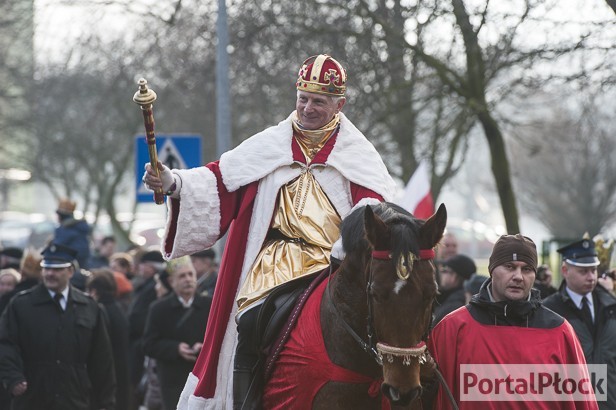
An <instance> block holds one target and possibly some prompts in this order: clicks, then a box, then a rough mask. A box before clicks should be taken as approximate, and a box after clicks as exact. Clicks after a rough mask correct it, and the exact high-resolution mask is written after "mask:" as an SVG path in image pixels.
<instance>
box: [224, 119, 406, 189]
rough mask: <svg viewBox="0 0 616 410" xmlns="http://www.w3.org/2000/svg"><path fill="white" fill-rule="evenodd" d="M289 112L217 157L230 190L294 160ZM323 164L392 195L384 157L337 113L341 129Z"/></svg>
mask: <svg viewBox="0 0 616 410" xmlns="http://www.w3.org/2000/svg"><path fill="white" fill-rule="evenodd" d="M292 138H293V127H292V125H291V115H290V116H289V117H287V119H286V120H284V121H282V122H281V123H279V124H278V125H275V126H273V127H269V128H267V129H265V130H263V131H261V132H260V133H258V134H255V135H253V136H252V137H250V138H248V139H247V140H245V141H244V142H242V143H241V144H240V145H238V146H237V147H236V148H235V149H233V150H231V151H228V152H225V153H224V154H223V155H222V156H221V157H220V171H221V174H222V180H223V183H224V184H225V187H226V188H227V190H229V191H230V192H233V191H235V190H237V189H238V188H240V187H241V186H244V185H247V184H249V183H251V182H254V181H258V180H260V179H261V178H263V177H265V176H266V175H268V174H269V173H271V172H272V171H274V170H275V169H276V168H278V167H281V166H288V165H291V164H292V163H293V152H292V150H291V142H292ZM326 164H327V165H329V166H332V167H334V168H336V169H337V170H338V172H340V173H341V174H342V175H343V176H344V177H345V178H347V179H348V180H349V181H351V182H354V183H356V184H358V185H360V186H363V187H365V188H368V189H371V190H373V191H374V192H376V193H378V194H380V195H381V196H383V198H384V199H385V200H386V201H391V200H393V199H394V198H395V193H396V192H395V191H396V189H397V187H396V184H395V182H394V181H393V179H392V178H391V176H390V175H389V172H388V171H387V168H386V167H385V164H384V163H383V160H382V159H381V157H380V155H379V154H378V152H377V151H376V149H375V148H374V146H373V145H372V144H371V143H370V141H368V140H367V139H366V137H365V136H364V135H363V134H362V133H361V132H360V131H359V130H358V129H357V128H356V127H355V126H354V125H353V123H351V121H349V120H348V119H347V117H346V116H345V115H344V114H342V113H340V132H339V133H338V137H337V139H336V145H335V146H334V148H333V150H332V152H331V153H330V154H329V157H328V158H327V161H326Z"/></svg>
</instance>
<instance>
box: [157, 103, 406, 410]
mask: <svg viewBox="0 0 616 410" xmlns="http://www.w3.org/2000/svg"><path fill="white" fill-rule="evenodd" d="M341 117H342V119H341V127H340V131H339V132H338V134H337V135H336V136H335V137H332V138H330V140H329V141H328V142H327V143H326V145H325V146H324V147H323V148H322V149H321V151H320V152H319V153H318V154H317V155H316V156H315V158H314V159H313V161H312V163H311V169H312V170H313V173H314V175H315V178H316V179H317V182H319V183H320V184H321V187H322V188H323V189H324V192H325V193H326V194H327V195H328V197H329V198H330V200H331V201H332V204H333V205H334V207H335V208H336V210H337V211H338V213H339V214H340V216H341V217H343V218H344V216H346V215H347V214H348V213H349V212H350V211H351V209H352V207H353V206H355V205H357V204H358V203H360V202H361V203H362V204H363V203H369V202H370V201H373V202H377V201H382V200H388V201H391V200H392V199H393V197H394V195H395V184H394V183H393V180H392V179H391V177H390V176H389V174H388V173H387V169H386V167H385V166H384V164H383V163H382V161H381V159H380V157H379V156H378V153H377V152H376V150H375V149H374V147H372V145H371V144H370V143H369V142H368V141H367V140H366V139H365V137H363V135H362V134H361V133H360V132H359V131H358V130H357V129H356V128H355V127H354V126H353V125H352V124H351V123H350V122H349V121H348V120H347V119H346V118H345V117H344V116H342V115H341ZM261 134H264V135H261ZM261 134H257V135H256V136H254V137H251V138H250V139H248V140H246V141H245V142H244V143H243V144H242V145H240V146H239V147H238V148H236V149H235V150H233V151H230V152H229V153H226V154H224V155H223V156H222V157H221V160H220V161H219V162H214V163H210V164H208V165H206V166H205V167H203V168H202V169H196V170H180V171H173V172H174V173H176V175H178V176H179V178H181V180H182V188H181V192H180V196H181V200H179V201H178V200H176V199H172V200H171V201H169V203H168V206H169V216H168V222H167V229H166V233H165V237H164V238H163V241H164V242H163V255H164V256H165V257H166V258H168V259H169V258H176V257H179V256H182V255H186V254H191V253H193V252H197V251H199V250H202V249H204V248H206V247H210V246H212V245H213V244H214V243H215V242H216V240H217V239H219V238H220V237H222V236H223V235H224V234H225V233H226V232H228V237H227V242H226V246H225V250H224V252H223V255H222V259H221V264H220V270H219V276H218V281H217V284H216V290H215V292H214V299H213V302H212V307H211V310H210V316H209V318H208V326H207V330H206V334H205V339H204V346H203V349H202V351H201V354H200V355H199V358H198V360H197V363H196V364H195V367H194V369H193V372H192V374H191V375H190V376H189V378H188V380H187V384H186V386H185V388H184V391H183V392H182V397H181V398H180V402H179V404H178V408H180V409H185V408H190V409H205V408H212V409H214V408H217V409H220V408H224V407H225V406H226V407H230V406H231V391H230V387H231V382H230V378H231V377H232V374H231V371H229V369H232V360H233V357H232V354H233V352H234V345H233V346H231V345H230V343H231V342H230V341H231V340H233V343H235V337H236V336H235V325H234V323H233V321H234V318H235V311H236V303H235V298H236V296H237V291H238V288H239V284H240V282H241V280H242V279H243V275H245V272H246V271H247V269H248V268H249V267H250V265H251V263H252V260H254V259H253V258H254V257H255V256H256V252H258V250H259V249H260V247H261V245H262V243H263V240H264V238H265V235H266V232H267V228H268V227H269V222H270V220H271V216H272V214H273V209H274V205H275V200H276V197H277V193H278V190H279V189H280V187H281V186H282V185H284V184H285V183H287V182H289V181H290V180H291V179H292V178H294V177H295V176H296V175H299V172H300V170H299V167H298V166H297V165H296V164H298V163H304V162H305V159H304V156H303V154H302V152H301V149H300V148H299V146H298V144H297V142H295V139H294V138H292V128H291V126H290V121H289V119H287V120H286V121H284V122H282V123H280V124H279V125H278V126H276V127H272V128H271V129H267V130H265V131H264V132H263V133H261ZM279 134H280V138H279V137H278V135H279ZM287 144H288V145H287ZM285 147H288V148H285ZM285 152H288V154H286V153H285ZM242 159H243V160H245V161H246V163H247V164H246V167H247V169H242V167H243V163H242V162H241V160H242ZM255 161H256V162H255ZM315 164H317V166H316V167H315V168H312V166H313V165H315ZM318 164H321V165H318ZM236 168H239V171H238V170H237V169H236ZM294 173H295V174H294ZM204 180H206V182H207V183H209V184H210V186H211V188H210V189H209V191H211V192H206V193H204V192H202V191H203V184H204V182H203V181H204ZM212 188H213V189H212ZM195 197H196V198H197V199H195ZM214 225H215V226H214ZM204 238H205V239H204ZM221 356H222V358H221ZM221 361H224V365H222V367H221V363H222V362H221ZM220 384H224V385H225V386H223V387H220Z"/></svg>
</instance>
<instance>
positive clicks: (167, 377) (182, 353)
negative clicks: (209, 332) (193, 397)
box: [143, 256, 212, 410]
mask: <svg viewBox="0 0 616 410" xmlns="http://www.w3.org/2000/svg"><path fill="white" fill-rule="evenodd" d="M166 272H167V273H168V274H169V284H170V285H171V288H172V289H173V291H172V292H170V293H169V294H167V295H166V296H164V297H163V298H162V299H160V300H158V301H156V302H154V303H153V304H152V305H151V306H150V309H149V313H148V318H147V322H146V327H145V333H144V335H143V350H144V352H145V354H146V355H147V356H149V357H151V358H154V359H155V360H156V369H157V375H158V378H159V380H160V388H161V393H162V398H163V403H164V408H165V409H166V410H171V409H175V408H176V404H177V402H178V397H180V393H181V392H182V388H183V387H184V382H185V381H186V377H187V376H188V374H189V373H190V371H191V370H192V368H193V366H194V364H195V362H196V361H197V356H198V355H199V352H200V351H201V347H202V343H201V341H202V340H203V335H204V334H205V327H206V323H207V321H206V320H205V318H207V317H208V315H209V313H210V306H211V304H212V298H211V297H209V296H202V295H200V294H197V274H196V272H195V268H194V267H193V264H192V262H191V260H190V256H183V257H181V258H177V259H173V260H170V261H169V262H167V268H166Z"/></svg>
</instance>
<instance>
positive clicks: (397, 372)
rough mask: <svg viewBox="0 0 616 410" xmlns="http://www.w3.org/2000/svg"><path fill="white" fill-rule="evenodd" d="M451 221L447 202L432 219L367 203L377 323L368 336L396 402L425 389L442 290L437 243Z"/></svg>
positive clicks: (369, 291)
mask: <svg viewBox="0 0 616 410" xmlns="http://www.w3.org/2000/svg"><path fill="white" fill-rule="evenodd" d="M446 221H447V211H446V209H445V206H444V205H441V206H440V207H439V209H438V211H437V212H436V213H435V214H434V215H433V216H432V217H430V218H429V219H427V220H426V221H423V220H420V219H417V218H414V217H413V216H412V215H411V214H409V213H408V212H406V211H404V210H403V209H402V208H400V207H398V206H396V205H393V204H388V203H382V204H380V205H377V206H374V207H370V206H367V207H365V211H364V227H365V239H366V240H367V242H368V243H369V245H370V251H369V254H368V256H367V257H366V258H365V261H366V264H365V270H364V276H365V278H364V279H365V283H366V285H367V286H366V298H367V304H368V321H369V323H368V329H370V328H372V329H373V335H370V334H369V335H368V338H369V339H374V341H373V342H372V343H374V344H376V351H377V352H378V356H377V357H378V359H380V360H381V361H382V366H383V383H382V385H381V391H382V393H383V394H384V395H385V396H386V397H387V398H389V399H390V400H391V402H392V403H394V404H396V405H402V406H404V405H407V404H408V403H410V402H411V401H413V400H414V399H415V398H417V397H418V396H419V395H420V394H421V382H420V368H421V364H422V363H423V360H424V353H425V351H426V344H425V341H426V338H427V335H428V331H429V327H430V321H431V317H432V302H433V300H434V297H435V296H436V292H437V285H436V281H435V266H434V264H433V262H432V259H433V258H434V250H433V248H434V247H435V246H436V245H437V243H438V242H439V240H440V239H441V237H442V235H443V231H444V229H445V225H446ZM370 322H371V323H370ZM369 332H370V330H369Z"/></svg>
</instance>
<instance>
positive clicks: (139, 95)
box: [133, 78, 165, 205]
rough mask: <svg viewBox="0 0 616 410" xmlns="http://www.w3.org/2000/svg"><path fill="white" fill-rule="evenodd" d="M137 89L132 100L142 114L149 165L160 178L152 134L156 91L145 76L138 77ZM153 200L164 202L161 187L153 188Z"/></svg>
mask: <svg viewBox="0 0 616 410" xmlns="http://www.w3.org/2000/svg"><path fill="white" fill-rule="evenodd" d="M137 84H139V90H138V91H137V92H136V93H135V95H134V96H133V101H134V102H136V103H137V104H138V105H139V106H140V107H141V112H142V114H143V123H144V125H145V139H146V141H147V143H148V153H149V154H150V165H151V166H152V169H153V170H154V172H156V176H157V177H159V178H160V171H159V170H158V154H157V153H156V135H155V134H154V112H153V110H152V104H153V103H154V101H156V93H155V92H154V91H153V90H151V89H149V88H148V82H147V81H146V79H145V78H140V79H139V82H138V83H137ZM154 202H156V203H157V204H158V205H161V204H163V203H164V202H165V196H164V194H163V189H162V188H157V189H155V190H154Z"/></svg>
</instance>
